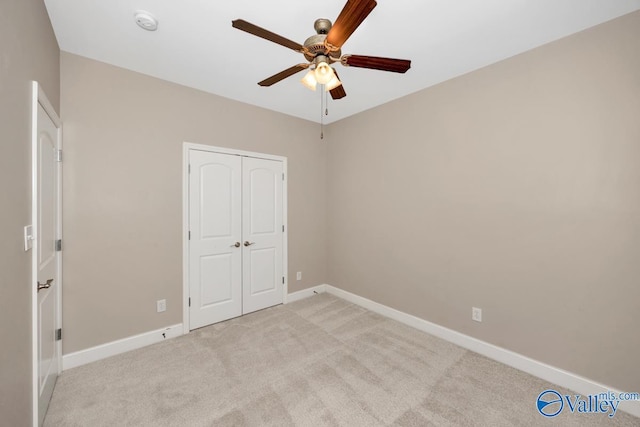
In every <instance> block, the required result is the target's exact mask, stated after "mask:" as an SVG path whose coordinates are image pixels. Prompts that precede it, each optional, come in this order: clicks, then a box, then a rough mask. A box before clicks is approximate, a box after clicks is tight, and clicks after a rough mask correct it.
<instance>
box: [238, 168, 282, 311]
mask: <svg viewBox="0 0 640 427" xmlns="http://www.w3.org/2000/svg"><path fill="white" fill-rule="evenodd" d="M283 181H284V177H283V165H282V162H279V161H275V160H266V159H256V158H252V157H245V158H243V159H242V201H243V203H242V204H243V206H242V207H243V221H242V225H243V252H244V253H243V257H242V262H243V274H242V293H243V296H242V312H243V314H246V313H251V312H252V311H256V310H260V309H263V308H266V307H271V306H274V305H276V304H281V303H282V297H283V287H284V274H283V263H282V254H283V232H284V229H283V216H282V207H283V206H282V191H283Z"/></svg>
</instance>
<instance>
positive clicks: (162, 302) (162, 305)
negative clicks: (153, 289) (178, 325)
mask: <svg viewBox="0 0 640 427" xmlns="http://www.w3.org/2000/svg"><path fill="white" fill-rule="evenodd" d="M156 308H157V310H158V313H162V312H163V311H167V300H166V299H159V300H158V301H156Z"/></svg>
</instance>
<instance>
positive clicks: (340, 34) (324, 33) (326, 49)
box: [231, 0, 411, 99]
mask: <svg viewBox="0 0 640 427" xmlns="http://www.w3.org/2000/svg"><path fill="white" fill-rule="evenodd" d="M376 5H377V2H376V1H375V0H347V4H345V6H344V8H343V9H342V12H340V15H338V18H337V19H336V21H335V24H333V25H332V24H331V21H329V20H328V19H318V20H316V22H315V23H314V25H313V27H314V29H315V30H316V33H317V34H315V35H313V36H311V37H309V38H308V39H307V40H306V41H305V42H304V44H303V45H301V44H299V43H296V42H294V41H291V40H289V39H287V38H285V37H282V36H280V35H278V34H275V33H272V32H271V31H268V30H265V29H264V28H260V27H258V26H257V25H254V24H251V23H249V22H247V21H245V20H242V19H236V20H234V21H232V23H231V24H232V26H233V27H234V28H237V29H239V30H242V31H245V32H247V33H249V34H253V35H255V36H258V37H262V38H263V39H266V40H269V41H272V42H274V43H277V44H279V45H282V46H284V47H288V48H289V49H292V50H295V51H296V52H300V53H302V54H303V55H304V57H305V59H306V60H307V61H308V62H306V63H302V64H298V65H294V66H293V67H290V68H287V69H286V70H284V71H281V72H279V73H277V74H274V75H273V76H271V77H269V78H267V79H265V80H263V81H261V82H259V83H258V84H259V85H260V86H271V85H273V84H275V83H278V82H279V81H281V80H284V79H286V78H287V77H290V76H292V75H294V74H296V73H298V72H300V71H302V70H306V69H307V68H311V69H310V70H309V72H308V73H307V74H306V75H305V77H304V78H303V79H302V83H303V84H304V85H305V86H307V87H308V88H309V89H311V90H316V85H317V84H318V83H319V84H321V85H324V87H325V90H326V91H328V92H330V93H331V97H332V98H333V99H341V98H344V97H345V96H346V95H347V93H346V92H345V90H344V87H343V86H342V82H341V81H340V79H339V77H338V74H337V72H336V70H335V69H334V68H333V67H331V64H332V63H334V62H340V63H341V64H342V65H344V66H347V67H360V68H371V69H374V70H382V71H392V72H395V73H406V72H407V70H408V69H409V68H411V61H410V60H407V59H393V58H380V57H376V56H363V55H342V51H341V48H342V45H343V44H344V43H345V42H346V41H347V39H348V38H349V37H350V36H351V34H353V32H354V31H355V30H356V28H358V26H359V25H360V24H362V22H363V21H364V20H365V18H366V17H367V16H368V15H369V13H371V11H372V10H373V9H374V8H375V7H376Z"/></svg>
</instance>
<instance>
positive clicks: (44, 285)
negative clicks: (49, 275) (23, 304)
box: [38, 279, 53, 292]
mask: <svg viewBox="0 0 640 427" xmlns="http://www.w3.org/2000/svg"><path fill="white" fill-rule="evenodd" d="M52 283H53V279H49V280H47V281H46V282H44V283H40V282H38V292H40V291H41V290H43V289H49V288H50V287H51V284H52Z"/></svg>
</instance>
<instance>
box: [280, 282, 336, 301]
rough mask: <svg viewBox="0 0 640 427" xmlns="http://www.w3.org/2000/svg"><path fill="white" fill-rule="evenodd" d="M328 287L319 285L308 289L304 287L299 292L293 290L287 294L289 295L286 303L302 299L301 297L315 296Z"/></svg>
mask: <svg viewBox="0 0 640 427" xmlns="http://www.w3.org/2000/svg"><path fill="white" fill-rule="evenodd" d="M326 287H327V285H318V286H314V287H312V288H307V289H303V290H301V291H297V292H292V293H290V294H287V297H286V299H285V302H284V303H285V304H289V303H290V302H296V301H300V300H301V299H304V298H309V297H312V296H314V295H315V294H316V293H318V294H321V293H324V292H326Z"/></svg>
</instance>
